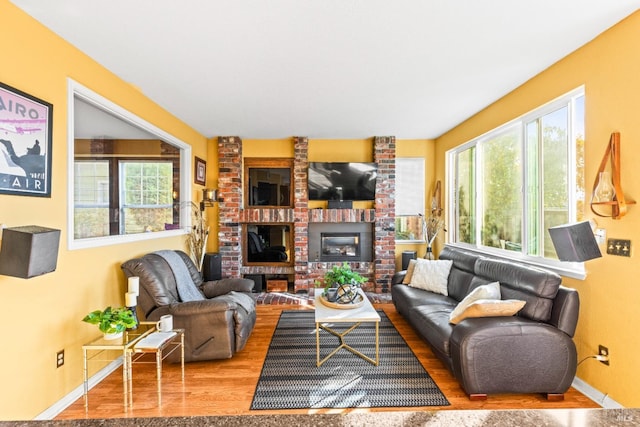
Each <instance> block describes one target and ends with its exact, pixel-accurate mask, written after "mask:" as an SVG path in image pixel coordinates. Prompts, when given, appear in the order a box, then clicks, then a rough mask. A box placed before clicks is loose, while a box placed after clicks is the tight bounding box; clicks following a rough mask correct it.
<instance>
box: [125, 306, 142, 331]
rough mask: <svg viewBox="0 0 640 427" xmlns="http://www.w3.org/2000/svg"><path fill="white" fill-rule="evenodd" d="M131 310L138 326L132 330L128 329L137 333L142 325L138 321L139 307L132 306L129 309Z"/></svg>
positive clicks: (131, 328)
mask: <svg viewBox="0 0 640 427" xmlns="http://www.w3.org/2000/svg"><path fill="white" fill-rule="evenodd" d="M127 308H128V309H129V310H131V314H132V315H133V319H134V320H135V321H136V325H135V326H132V327H130V328H127V329H128V330H129V331H135V330H136V329H138V325H139V324H140V321H139V320H138V310H137V307H136V306H135V305H134V306H131V307H127Z"/></svg>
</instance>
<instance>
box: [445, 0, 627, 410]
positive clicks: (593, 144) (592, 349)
mask: <svg viewBox="0 0 640 427" xmlns="http://www.w3.org/2000/svg"><path fill="white" fill-rule="evenodd" d="M639 52H640V12H636V13H635V14H633V15H631V16H630V17H629V18H627V19H626V20H624V21H622V22H621V23H619V24H618V25H616V26H615V27H613V28H612V29H610V30H609V31H607V32H605V33H604V34H602V35H601V36H599V37H597V38H596V39H594V40H593V41H592V42H590V43H589V44H587V45H585V46H584V47H582V48H581V49H579V50H577V51H576V52H574V53H573V54H571V55H569V56H567V57H566V58H564V59H563V60H561V61H559V62H558V63H556V64H555V65H553V66H552V67H550V68H549V69H547V70H545V71H544V72H542V73H541V74H539V75H538V76H536V77H535V78H533V79H531V80H530V81H528V82H527V83H525V84H524V85H522V86H521V87H520V88H518V89H517V90H515V91H513V92H512V93H510V94H509V95H507V96H505V97H504V98H502V99H500V100H499V101H497V102H496V103H494V104H492V105H491V106H489V107H487V108H486V109H484V110H483V111H481V112H480V113H478V114H477V115H475V116H474V117H472V118H470V119H468V120H467V121H465V122H464V123H462V124H460V125H459V126H457V127H456V128H454V129H452V130H451V131H449V132H448V133H446V134H445V135H443V136H441V137H440V138H438V139H437V142H436V159H437V163H436V174H437V177H438V179H442V180H444V173H445V164H444V159H445V152H446V150H448V149H450V148H452V147H454V146H456V145H459V144H461V143H464V142H466V141H468V140H470V139H471V138H473V137H475V136H478V135H480V134H482V133H484V132H486V131H488V130H491V129H492V128H495V127H496V126H498V125H500V124H503V123H505V122H507V121H509V120H510V119H513V118H515V117H517V116H519V115H521V114H523V113H525V112H527V111H529V110H532V109H534V108H535V107H537V106H539V105H542V104H544V103H546V102H547V101H550V100H551V99H553V98H555V97H557V96H560V95H562V94H564V93H565V92H568V91H570V90H571V89H574V88H576V87H578V86H580V85H583V84H584V85H585V90H586V129H585V133H586V144H585V146H586V153H585V155H586V160H585V163H586V164H585V167H586V181H587V185H591V183H592V182H593V180H594V176H595V174H596V171H597V168H598V165H599V163H600V160H601V158H602V156H603V154H604V151H605V149H606V146H607V143H608V141H609V135H610V133H611V132H613V131H620V133H621V147H622V148H621V151H622V155H621V157H622V188H623V189H624V192H625V194H626V196H627V198H632V199H635V200H640V179H639V175H638V171H637V170H636V169H635V168H636V167H637V165H636V163H635V161H636V160H637V159H638V158H640V145H639V142H640V120H639V118H640V108H638V106H639V105H640V104H639V103H640V78H639V76H640V55H639V54H638V53H639ZM587 209H588V208H587ZM585 216H586V217H587V218H589V217H593V215H592V214H591V212H590V211H586V212H585ZM596 220H597V222H598V225H599V227H603V228H605V229H606V230H607V236H608V237H611V238H625V239H631V240H632V247H633V245H637V244H640V227H639V226H638V221H639V220H640V206H638V205H635V206H631V207H630V208H629V213H628V215H627V216H625V217H624V218H623V219H621V220H611V219H603V218H596ZM602 249H603V252H604V247H603V248H602ZM635 257H636V256H635V253H633V250H632V256H631V258H623V257H615V256H610V255H607V254H606V253H605V254H604V255H603V257H602V258H600V259H596V260H593V261H589V262H587V264H586V267H587V270H588V277H587V279H586V280H584V281H579V280H571V279H565V280H564V282H565V284H566V285H568V286H571V287H574V288H576V289H578V291H579V293H580V299H581V308H580V320H579V325H578V330H577V333H576V336H575V341H576V344H577V347H578V359H579V360H580V359H582V358H583V357H586V356H588V355H592V354H595V353H597V349H598V344H602V345H605V346H607V347H608V348H609V351H610V354H611V365H610V366H609V367H607V366H605V365H603V364H601V363H599V362H597V361H595V360H593V359H591V360H587V361H585V362H584V363H582V364H581V365H580V367H579V369H578V375H577V376H578V377H579V378H581V379H582V380H584V381H586V382H587V383H588V384H590V385H591V386H592V387H594V388H596V389H597V390H599V391H601V392H602V393H605V394H608V395H609V397H610V398H612V399H614V400H615V401H617V402H619V403H621V404H622V405H624V406H626V407H638V406H640V385H639V384H640V368H639V367H638V366H639V365H638V354H640V338H639V337H640V334H638V331H637V326H638V325H640V310H639V307H640V306H639V301H640V286H639V285H638V277H640V264H639V263H638V262H637V260H635V259H634V258H635Z"/></svg>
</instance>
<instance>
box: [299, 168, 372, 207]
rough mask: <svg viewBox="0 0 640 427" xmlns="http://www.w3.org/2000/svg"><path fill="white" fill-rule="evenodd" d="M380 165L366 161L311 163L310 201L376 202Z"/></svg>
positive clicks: (309, 179) (309, 180)
mask: <svg viewBox="0 0 640 427" xmlns="http://www.w3.org/2000/svg"><path fill="white" fill-rule="evenodd" d="M377 175H378V165H377V164H375V163H365V162H310V163H309V177H308V183H309V200H374V199H375V198H376V176H377Z"/></svg>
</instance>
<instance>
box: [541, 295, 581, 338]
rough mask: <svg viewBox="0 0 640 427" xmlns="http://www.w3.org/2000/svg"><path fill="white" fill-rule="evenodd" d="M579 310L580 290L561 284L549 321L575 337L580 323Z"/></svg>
mask: <svg viewBox="0 0 640 427" xmlns="http://www.w3.org/2000/svg"><path fill="white" fill-rule="evenodd" d="M579 312H580V297H579V296H578V291H576V290H575V289H571V288H565V287H564V286H560V288H559V289H558V295H556V297H555V299H554V300H553V308H552V309H551V319H549V323H550V324H552V325H553V326H555V327H556V328H558V329H560V330H561V331H562V332H564V333H565V334H567V335H569V336H570V337H573V335H574V334H575V332H576V326H577V325H578V314H579Z"/></svg>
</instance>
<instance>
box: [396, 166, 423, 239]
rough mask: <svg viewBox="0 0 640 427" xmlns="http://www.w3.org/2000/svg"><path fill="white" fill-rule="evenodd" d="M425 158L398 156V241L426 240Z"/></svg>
mask: <svg viewBox="0 0 640 427" xmlns="http://www.w3.org/2000/svg"><path fill="white" fill-rule="evenodd" d="M424 191H425V190H424V158H422V157H398V158H396V241H424V240H425V236H423V234H422V218H421V217H420V215H423V214H424Z"/></svg>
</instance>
